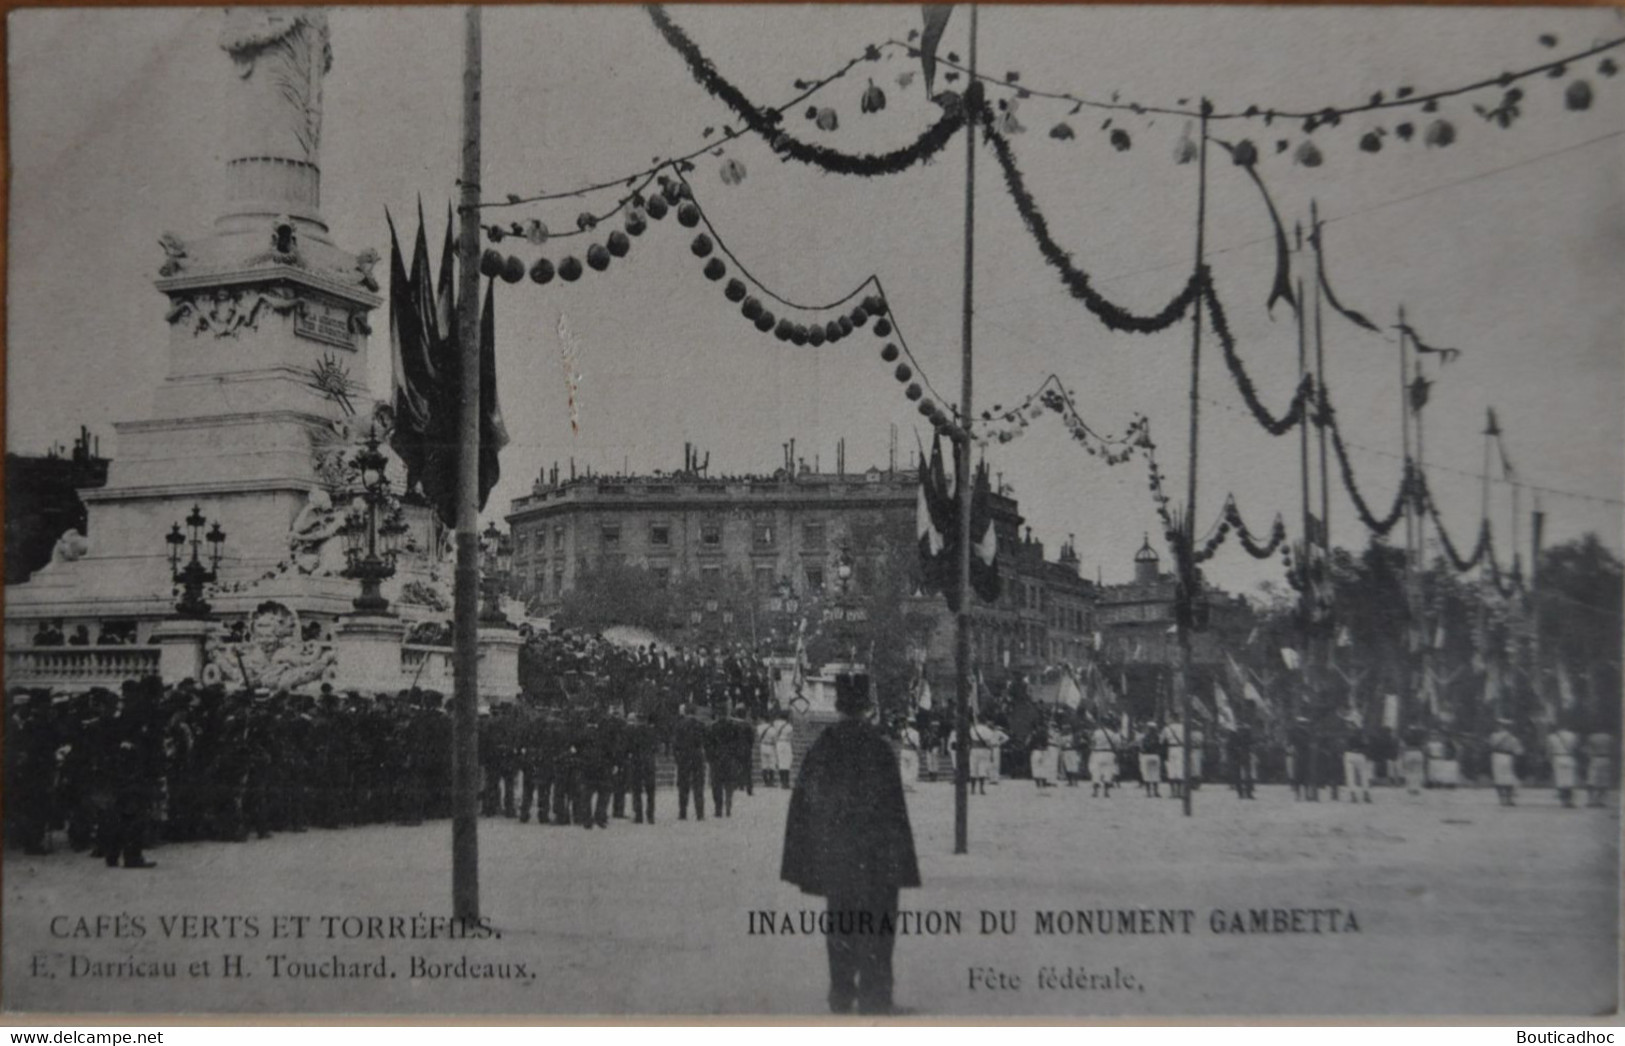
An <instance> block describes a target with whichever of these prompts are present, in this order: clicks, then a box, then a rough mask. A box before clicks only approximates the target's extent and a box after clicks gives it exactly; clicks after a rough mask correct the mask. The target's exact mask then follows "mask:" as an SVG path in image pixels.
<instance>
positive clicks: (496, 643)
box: [478, 627, 525, 705]
mask: <svg viewBox="0 0 1625 1046" xmlns="http://www.w3.org/2000/svg"><path fill="white" fill-rule="evenodd" d="M524 643H525V641H524V640H523V639H521V638H519V633H518V632H516V631H514V630H513V629H512V628H496V627H487V628H481V629H480V631H479V648H480V670H479V671H480V675H479V680H478V685H479V694H480V704H482V705H500V704H505V703H507V702H509V701H512V700H514V699H515V698H516V697H518V696H519V648H520V647H521V646H523V645H524Z"/></svg>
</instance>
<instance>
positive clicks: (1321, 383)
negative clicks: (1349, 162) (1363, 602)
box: [1298, 200, 1337, 668]
mask: <svg viewBox="0 0 1625 1046" xmlns="http://www.w3.org/2000/svg"><path fill="white" fill-rule="evenodd" d="M1309 222H1310V225H1311V227H1313V229H1314V230H1315V387H1316V388H1317V389H1319V390H1320V391H1319V393H1318V394H1317V395H1316V400H1317V403H1318V401H1319V399H1320V397H1322V396H1324V395H1325V394H1326V344H1325V340H1324V338H1323V337H1322V335H1321V326H1320V296H1321V288H1322V287H1324V286H1325V283H1326V279H1325V275H1324V274H1323V272H1322V271H1321V270H1322V265H1323V264H1324V263H1323V261H1322V259H1321V252H1320V208H1319V207H1318V206H1317V205H1316V204H1315V202H1314V201H1313V200H1311V201H1309ZM1298 302H1299V303H1300V305H1301V304H1302V302H1303V292H1302V291H1299V293H1298ZM1304 425H1305V429H1306V430H1307V426H1308V415H1307V414H1305V415H1304ZM1331 475H1332V474H1331V472H1330V471H1328V469H1327V467H1326V426H1325V425H1322V426H1320V550H1321V553H1322V556H1321V563H1322V569H1323V570H1324V571H1325V575H1324V576H1325V579H1326V593H1327V598H1328V600H1329V599H1330V598H1331V584H1332V581H1331V573H1332V501H1331ZM1325 624H1326V631H1325V637H1324V641H1325V651H1324V653H1325V657H1324V661H1325V663H1326V667H1328V668H1330V667H1331V666H1332V661H1333V659H1334V658H1335V657H1336V654H1337V643H1336V642H1335V640H1334V639H1333V638H1332V637H1333V636H1334V635H1335V631H1334V630H1333V628H1332V618H1331V607H1330V606H1329V605H1328V607H1327V614H1326V622H1325Z"/></svg>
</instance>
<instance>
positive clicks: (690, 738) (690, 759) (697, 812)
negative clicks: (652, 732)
mask: <svg viewBox="0 0 1625 1046" xmlns="http://www.w3.org/2000/svg"><path fill="white" fill-rule="evenodd" d="M671 751H672V756H673V757H674V758H675V759H676V760H677V819H678V820H679V821H686V820H688V801H689V799H690V797H692V798H693V800H694V816H695V819H696V820H700V821H703V820H705V724H704V723H701V722H700V720H699V718H698V717H696V716H695V714H694V706H693V705H684V706H683V714H682V716H681V717H680V718H679V719H678V720H677V725H676V726H675V727H673V729H672V738H671Z"/></svg>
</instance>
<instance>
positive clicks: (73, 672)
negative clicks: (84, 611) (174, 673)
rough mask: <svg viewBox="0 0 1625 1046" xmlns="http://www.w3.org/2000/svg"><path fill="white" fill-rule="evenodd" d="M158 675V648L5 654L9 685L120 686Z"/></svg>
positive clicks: (48, 649) (36, 650) (37, 649)
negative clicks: (126, 682) (134, 680)
mask: <svg viewBox="0 0 1625 1046" xmlns="http://www.w3.org/2000/svg"><path fill="white" fill-rule="evenodd" d="M157 674H158V648H157V647H154V646H126V647H24V648H21V649H17V650H7V651H6V685H7V686H50V687H70V688H83V687H92V686H109V685H112V686H117V684H119V683H122V682H124V680H126V679H140V678H142V677H143V676H151V675H157Z"/></svg>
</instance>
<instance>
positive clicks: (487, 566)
mask: <svg viewBox="0 0 1625 1046" xmlns="http://www.w3.org/2000/svg"><path fill="white" fill-rule="evenodd" d="M481 536H482V537H483V538H484V539H485V540H484V541H482V542H481V543H480V544H481V547H480V559H481V560H482V562H481V563H480V595H481V597H482V598H481V599H480V624H481V625H485V626H487V627H497V628H510V627H512V625H513V623H512V622H511V621H509V620H508V616H507V615H506V614H504V613H503V612H502V588H503V584H502V581H503V578H502V573H503V572H502V531H501V530H498V529H497V525H496V524H495V523H490V524H487V525H486V528H485V533H484V534H482V535H481Z"/></svg>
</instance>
